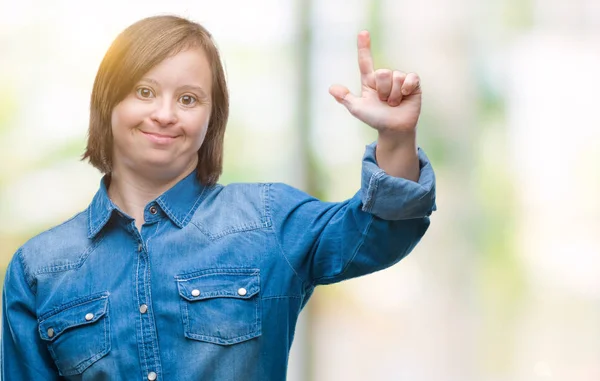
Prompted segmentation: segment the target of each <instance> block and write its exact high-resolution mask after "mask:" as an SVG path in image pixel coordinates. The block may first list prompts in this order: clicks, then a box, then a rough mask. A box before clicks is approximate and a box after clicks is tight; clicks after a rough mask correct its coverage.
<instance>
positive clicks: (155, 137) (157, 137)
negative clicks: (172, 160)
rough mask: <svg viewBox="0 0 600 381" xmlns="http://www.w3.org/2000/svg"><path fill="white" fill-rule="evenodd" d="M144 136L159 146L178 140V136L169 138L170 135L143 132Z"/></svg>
mask: <svg viewBox="0 0 600 381" xmlns="http://www.w3.org/2000/svg"><path fill="white" fill-rule="evenodd" d="M141 132H142V134H144V136H146V137H147V138H148V139H149V140H150V141H152V142H154V143H157V144H169V143H171V142H172V141H174V140H175V138H177V137H176V136H169V135H162V134H155V133H152V132H144V131H141Z"/></svg>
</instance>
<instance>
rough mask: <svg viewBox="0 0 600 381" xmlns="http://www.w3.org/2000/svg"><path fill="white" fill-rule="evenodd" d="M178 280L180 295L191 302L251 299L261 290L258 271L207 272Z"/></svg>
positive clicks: (229, 270) (228, 270)
mask: <svg viewBox="0 0 600 381" xmlns="http://www.w3.org/2000/svg"><path fill="white" fill-rule="evenodd" d="M176 280H177V287H178V289H179V295H181V297H182V298H184V299H186V300H188V301H190V302H193V301H197V300H203V299H209V298H215V297H220V298H238V299H249V298H251V297H253V296H254V295H256V294H257V293H258V291H259V289H260V276H259V270H258V269H218V270H206V271H201V272H196V273H192V274H186V275H180V276H177V277H176Z"/></svg>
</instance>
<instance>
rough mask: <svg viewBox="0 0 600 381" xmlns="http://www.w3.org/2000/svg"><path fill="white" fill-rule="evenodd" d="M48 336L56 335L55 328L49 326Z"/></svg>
mask: <svg viewBox="0 0 600 381" xmlns="http://www.w3.org/2000/svg"><path fill="white" fill-rule="evenodd" d="M48 337H54V329H52V328H48Z"/></svg>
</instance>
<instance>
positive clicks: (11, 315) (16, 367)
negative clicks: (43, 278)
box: [0, 251, 62, 381]
mask: <svg viewBox="0 0 600 381" xmlns="http://www.w3.org/2000/svg"><path fill="white" fill-rule="evenodd" d="M37 328H38V324H37V317H36V314H35V295H34V294H33V293H32V291H31V288H30V286H29V283H28V282H27V279H26V276H25V271H24V266H23V262H22V257H21V253H20V251H18V252H17V253H16V254H15V255H14V257H13V259H12V261H11V262H10V264H9V265H8V269H7V271H6V276H5V279H4V290H3V292H2V339H1V340H2V349H1V358H0V361H1V369H2V380H11V381H12V380H14V381H25V380H61V379H62V378H60V377H59V376H58V371H57V369H56V367H55V366H54V362H53V361H52V359H51V358H50V356H49V353H48V350H47V348H46V345H44V343H43V342H42V341H41V339H40V336H39V334H38V329H37Z"/></svg>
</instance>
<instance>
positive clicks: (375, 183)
mask: <svg viewBox="0 0 600 381" xmlns="http://www.w3.org/2000/svg"><path fill="white" fill-rule="evenodd" d="M383 175H385V172H384V171H383V169H380V170H379V171H377V172H375V173H373V174H372V175H371V178H370V179H369V185H368V188H367V200H366V202H365V205H363V208H362V209H363V211H365V212H368V211H370V210H371V209H372V208H373V204H374V203H375V199H374V197H373V195H374V194H375V193H376V192H377V188H378V187H379V179H380V178H381V177H383Z"/></svg>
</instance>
